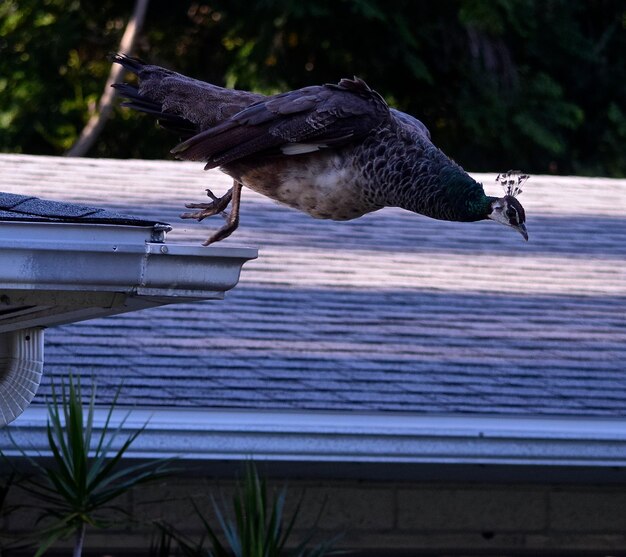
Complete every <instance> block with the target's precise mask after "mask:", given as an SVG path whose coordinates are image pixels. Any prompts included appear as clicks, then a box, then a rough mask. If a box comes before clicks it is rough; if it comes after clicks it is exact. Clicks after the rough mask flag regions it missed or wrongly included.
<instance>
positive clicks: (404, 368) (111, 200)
mask: <svg viewBox="0 0 626 557" xmlns="http://www.w3.org/2000/svg"><path fill="white" fill-rule="evenodd" d="M0 173H1V174H2V176H3V183H2V185H1V186H0V189H3V190H6V191H7V192H9V194H27V196H30V197H34V196H35V197H49V198H53V199H59V200H64V202H70V203H79V204H80V205H81V206H84V205H85V204H88V205H90V206H91V205H94V206H105V207H107V208H108V209H107V211H112V212H113V211H114V212H117V211H119V212H121V213H124V214H129V215H131V216H135V217H137V218H140V219H155V221H158V222H163V221H166V222H171V223H175V226H174V229H173V230H172V231H171V232H170V234H169V236H168V239H170V240H174V241H176V240H180V241H182V240H184V241H186V242H190V241H191V242H198V243H199V242H200V241H202V240H203V239H204V238H205V237H206V236H207V235H208V234H207V231H206V230H205V228H215V227H216V226H219V225H220V224H221V222H220V220H219V219H216V220H212V219H207V220H206V221H205V222H204V223H202V225H198V224H196V223H193V222H188V221H181V220H179V219H178V214H179V213H180V212H181V209H182V207H183V205H184V203H186V202H190V201H200V200H202V198H203V191H204V189H205V188H206V187H211V188H212V189H213V190H214V191H215V192H216V193H221V192H222V191H225V190H226V189H227V188H228V187H229V181H228V179H227V178H226V177H224V176H223V175H221V174H220V173H219V172H217V171H211V172H207V173H204V172H203V171H202V165H199V164H193V163H177V162H164V161H150V162H149V161H112V160H94V159H67V158H52V157H30V156H23V155H0ZM5 176H7V177H9V178H7V179H6V180H5V179H4V177H5ZM120 176H121V177H123V180H120ZM494 177H495V175H494V176H491V175H483V176H479V177H478V178H479V179H482V180H483V181H484V182H485V186H486V189H488V190H489V193H492V194H495V193H497V191H498V187H497V185H496V184H495V182H494ZM86 185H88V187H86ZM1 199H2V197H0V200H1ZM5 199H7V200H8V199H10V197H9V196H7V197H6V198H5ZM13 200H14V201H15V199H13ZM521 201H522V202H523V203H524V206H525V208H526V212H527V215H528V229H529V233H530V242H529V243H527V244H526V243H524V242H523V241H522V240H521V239H520V237H519V236H518V235H516V234H514V233H513V232H511V231H509V230H506V229H504V228H503V227H501V226H497V225H495V224H494V223H490V222H486V223H473V224H462V223H445V222H439V221H434V220H429V219H426V218H423V217H417V216H415V215H411V214H410V213H407V212H404V211H401V210H395V209H385V210H383V211H380V212H377V213H375V214H372V215H368V216H366V217H363V218H362V219H358V220H357V221H354V222H347V223H333V222H320V221H315V220H313V219H310V218H309V217H307V216H306V215H302V214H300V213H298V212H296V211H293V210H290V209H287V208H283V207H280V206H278V205H276V204H274V203H272V202H271V201H269V200H267V199H265V198H262V197H261V196H258V195H256V194H254V193H253V192H250V191H247V190H246V191H245V192H244V196H243V201H242V212H241V225H240V229H239V230H238V231H237V233H236V234H235V235H234V237H233V238H230V239H228V240H226V241H225V242H224V243H223V244H222V245H236V244H241V243H245V244H250V245H254V246H258V247H259V251H260V255H259V259H258V260H256V261H253V262H250V263H248V264H246V266H245V267H244V271H243V273H242V277H241V282H240V284H239V285H238V286H237V287H236V288H235V289H234V290H233V291H231V292H229V293H228V294H227V296H226V299H225V300H224V301H217V302H206V303H198V304H182V305H175V306H168V307H164V308H155V309H150V310H145V311H142V312H138V313H133V314H128V315H121V316H116V317H110V318H106V319H99V320H94V321H90V322H85V323H78V324H74V325H66V326H63V327H59V328H56V329H51V330H49V331H47V332H46V374H45V376H44V381H43V384H42V387H41V390H40V394H39V395H38V397H37V399H36V400H37V401H39V402H41V401H43V397H45V396H46V395H47V394H49V393H50V381H51V380H52V378H54V377H55V376H62V375H65V374H67V373H68V372H69V371H72V372H74V373H77V372H80V373H81V374H84V375H86V376H89V375H91V374H92V373H93V374H95V375H96V377H98V378H99V383H100V384H101V385H102V386H101V388H100V389H99V393H100V396H101V398H100V400H101V401H102V402H106V401H107V400H110V398H111V397H112V395H113V393H114V389H113V386H115V385H117V384H119V383H120V382H121V381H122V380H125V381H126V383H125V386H124V388H123V389H122V392H121V398H120V400H121V402H123V403H124V404H127V405H138V406H155V405H156V406H169V407H173V406H185V407H216V408H247V409H255V408H258V409H311V410H313V409H315V410H320V409H326V410H345V411H353V410H382V411H406V412H416V413H425V412H429V413H431V412H434V413H494V414H507V415H510V414H521V415H532V414H550V415H559V414H561V415H568V416H569V415H580V416H621V417H625V416H626V399H625V396H624V395H623V393H624V392H626V365H624V362H626V269H625V267H624V263H623V262H624V260H625V259H626V180H608V179H601V178H573V177H560V178H552V177H546V176H533V177H531V180H530V181H529V182H528V185H527V188H526V191H525V192H524V194H523V196H522V199H521ZM5 205H6V207H8V206H9V203H8V202H7V203H5ZM2 207H4V205H3V204H2V203H0V210H2ZM5 210H6V209H5ZM0 233H1V226H0Z"/></svg>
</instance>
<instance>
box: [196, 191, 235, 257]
mask: <svg viewBox="0 0 626 557" xmlns="http://www.w3.org/2000/svg"><path fill="white" fill-rule="evenodd" d="M241 188H242V185H241V184H240V183H239V182H237V181H236V180H235V181H234V182H233V187H232V188H231V189H230V191H229V193H230V194H231V198H232V204H231V206H230V213H228V215H227V216H226V224H225V225H224V226H222V228H220V229H219V230H218V231H217V232H215V233H214V234H213V235H212V236H210V237H209V238H208V240H206V241H205V242H203V243H202V245H203V246H208V245H209V244H213V243H215V242H219V241H220V240H223V239H224V238H228V237H229V236H230V235H231V234H232V233H233V232H234V231H235V230H237V227H238V226H239V205H240V202H241Z"/></svg>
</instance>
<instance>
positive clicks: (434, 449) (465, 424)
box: [0, 407, 626, 467]
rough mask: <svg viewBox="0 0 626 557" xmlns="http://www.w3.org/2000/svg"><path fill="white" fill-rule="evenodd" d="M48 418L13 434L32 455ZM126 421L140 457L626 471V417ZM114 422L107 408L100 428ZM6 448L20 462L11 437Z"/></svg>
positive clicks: (0, 444) (160, 412)
mask: <svg viewBox="0 0 626 557" xmlns="http://www.w3.org/2000/svg"><path fill="white" fill-rule="evenodd" d="M46 416H47V411H46V409H45V408H44V407H30V408H29V409H27V410H26V412H25V413H24V414H23V415H22V416H21V417H20V418H19V419H18V420H17V421H16V422H15V423H14V425H13V426H12V427H11V435H12V437H13V439H14V440H15V442H17V443H18V444H19V446H21V447H30V448H29V449H28V452H30V454H32V455H35V454H38V455H40V456H48V455H49V453H48V450H47V448H46V437H45V423H46ZM124 417H127V420H126V422H125V423H124V425H123V427H122V433H130V432H131V431H134V430H136V429H139V428H140V427H143V426H144V425H145V424H147V426H146V429H145V431H144V432H143V433H142V435H140V436H139V437H138V438H137V440H136V442H135V443H134V444H133V446H132V447H131V449H130V451H129V452H128V457H129V458H138V459H141V458H154V457H179V458H182V459H185V460H200V461H220V460H245V459H247V458H250V457H253V458H255V459H258V460H267V461H277V462H279V461H283V462H287V461H289V462H308V463H323V462H327V463H332V462H337V463H338V462H344V463H345V462H349V463H374V464H401V463H404V464H406V463H408V464H464V465H466V464H478V465H482V464H488V465H516V466H528V465H530V466H579V467H580V466H591V467H616V466H617V467H619V466H626V420H624V419H610V418H597V419H594V418H584V419H583V418H569V417H515V416H477V415H450V416H440V415H431V416H428V415H414V414H405V413H360V412H319V411H315V412H314V411H310V412H307V411H240V410H215V409H207V410H185V409H162V408H160V409H132V410H124V409H118V410H116V411H115V412H114V416H113V423H120V422H121V421H122V419H123V418H124ZM105 418H106V410H104V409H98V410H97V413H96V420H95V424H96V429H97V430H98V429H99V428H100V427H101V426H102V424H103V423H104V420H105ZM125 437H126V436H125V435H121V437H120V441H121V440H122V439H124V438H125ZM0 449H1V450H2V452H3V453H4V454H6V455H7V456H19V454H18V452H17V451H15V449H14V448H13V445H12V443H11V442H10V440H9V438H8V435H7V433H6V432H3V431H0Z"/></svg>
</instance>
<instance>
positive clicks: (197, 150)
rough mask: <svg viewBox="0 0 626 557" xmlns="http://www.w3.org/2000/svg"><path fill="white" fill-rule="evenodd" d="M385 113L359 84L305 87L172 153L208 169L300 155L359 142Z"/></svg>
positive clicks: (375, 96) (245, 112) (386, 117)
mask: <svg viewBox="0 0 626 557" xmlns="http://www.w3.org/2000/svg"><path fill="white" fill-rule="evenodd" d="M390 122H391V115H390V112H389V107H388V106H387V104H386V103H385V101H384V100H383V99H382V97H381V96H380V95H379V94H378V93H376V92H375V91H373V90H372V89H370V88H369V87H368V86H367V85H366V84H365V82H363V81H362V80H360V79H357V78H355V79H342V80H341V81H340V82H339V84H338V85H320V86H312V87H305V88H303V89H298V90H295V91H290V92H289V93H283V94H280V95H275V96H272V97H267V98H265V99H264V100H262V101H260V102H257V103H255V104H253V105H252V106H249V107H247V108H245V109H243V110H242V111H240V112H238V113H237V114H235V115H234V116H232V117H230V118H229V119H228V120H226V121H225V122H223V123H221V124H219V125H217V126H216V127H214V128H211V129H208V130H206V131H204V132H202V133H199V134H198V135H196V136H194V137H192V138H191V139H189V140H187V141H185V142H184V143H181V144H180V145H178V146H177V147H175V148H174V149H173V150H172V153H175V154H176V155H177V156H178V157H179V158H181V159H185V160H199V161H204V162H206V163H207V168H213V167H215V166H220V165H226V164H228V163H229V162H232V161H235V160H237V159H241V158H244V157H248V156H250V155H254V154H257V153H262V152H271V151H273V150H276V151H279V150H282V152H283V154H299V153H304V152H308V151H311V150H315V149H317V148H318V147H337V146H341V145H345V144H347V143H350V142H354V141H358V140H359V139H361V138H363V137H365V136H366V135H367V134H369V133H370V132H371V131H372V130H374V129H376V128H378V127H379V126H381V125H383V124H385V123H390Z"/></svg>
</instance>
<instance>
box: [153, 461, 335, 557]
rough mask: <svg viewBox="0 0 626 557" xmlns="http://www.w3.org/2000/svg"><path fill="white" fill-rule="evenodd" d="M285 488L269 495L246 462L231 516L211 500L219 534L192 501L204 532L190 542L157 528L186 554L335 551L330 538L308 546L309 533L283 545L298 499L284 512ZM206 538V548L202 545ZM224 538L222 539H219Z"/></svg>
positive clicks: (311, 555) (308, 555)
mask: <svg viewBox="0 0 626 557" xmlns="http://www.w3.org/2000/svg"><path fill="white" fill-rule="evenodd" d="M286 497H287V489H286V488H285V487H283V488H282V489H281V490H280V491H279V492H278V493H277V494H275V495H274V496H273V497H271V498H270V495H269V494H268V489H267V485H266V482H265V480H264V479H261V478H259V475H258V473H257V471H256V468H255V467H254V465H252V464H249V465H248V466H247V468H246V475H245V479H244V483H243V486H238V488H237V490H236V492H235V495H234V496H233V500H232V512H233V517H232V518H228V514H227V512H226V511H224V509H223V508H220V507H219V505H218V504H217V503H216V502H215V500H213V508H214V510H215V514H216V515H217V521H218V523H219V526H220V528H221V531H222V534H223V537H220V536H219V534H218V531H217V530H216V529H215V528H214V527H213V526H212V525H211V524H210V523H209V521H208V520H207V518H206V517H205V515H204V514H203V513H202V511H201V510H200V508H199V507H198V505H197V504H196V503H195V501H194V508H195V510H196V513H197V515H198V517H199V518H200V520H201V521H202V525H203V527H204V530H205V532H204V534H205V535H204V536H203V538H202V539H201V540H200V541H199V542H197V543H193V542H192V541H191V540H189V538H187V537H185V536H183V535H182V534H181V533H180V532H178V531H176V530H175V529H174V528H172V527H169V526H161V528H162V529H163V530H164V531H165V532H166V533H167V534H169V535H170V536H171V537H172V538H173V539H174V540H175V541H176V543H177V544H178V546H179V548H180V550H181V552H182V554H183V555H185V556H186V557H279V556H280V557H287V556H289V557H323V556H324V555H330V554H336V552H334V551H332V550H331V547H332V545H333V543H334V541H335V540H334V539H333V540H330V541H327V542H322V543H320V544H317V545H315V546H313V547H307V546H309V544H310V542H311V539H312V537H313V533H312V532H311V533H309V534H308V535H306V536H305V538H304V540H302V541H301V542H300V543H299V544H298V545H297V546H295V547H294V548H291V549H287V544H288V542H289V541H290V538H291V536H292V533H293V528H294V525H295V523H296V519H297V518H298V515H299V512H300V503H298V505H297V507H296V509H295V510H294V512H293V514H292V516H291V517H290V518H287V517H286V516H285V514H284V507H285V499H286ZM207 538H208V541H209V543H210V548H205V547H204V545H205V540H206V539H207ZM222 540H224V541H222Z"/></svg>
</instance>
